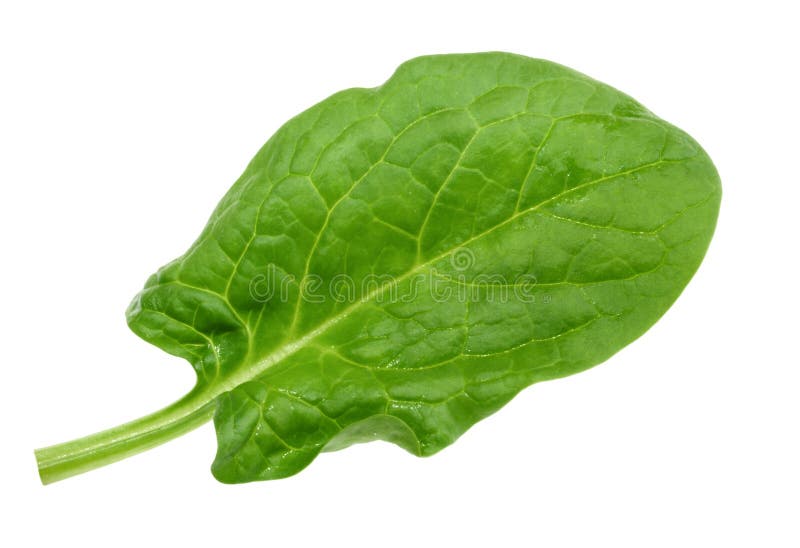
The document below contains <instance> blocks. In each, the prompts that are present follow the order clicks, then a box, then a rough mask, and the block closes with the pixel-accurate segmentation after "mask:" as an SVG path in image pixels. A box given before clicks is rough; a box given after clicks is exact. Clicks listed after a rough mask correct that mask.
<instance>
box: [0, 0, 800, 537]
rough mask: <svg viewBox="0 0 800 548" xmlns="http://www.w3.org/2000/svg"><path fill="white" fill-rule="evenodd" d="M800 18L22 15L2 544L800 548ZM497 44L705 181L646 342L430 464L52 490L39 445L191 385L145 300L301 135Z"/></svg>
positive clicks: (6, 280)
mask: <svg viewBox="0 0 800 548" xmlns="http://www.w3.org/2000/svg"><path fill="white" fill-rule="evenodd" d="M112 4H113V5H112ZM269 4H272V5H269ZM790 4H791V3H790V2H785V3H778V2H769V1H760V2H753V3H749V2H748V3H736V2H719V3H705V4H704V3H702V2H699V1H697V0H695V1H692V2H687V3H683V2H658V3H647V2H630V3H616V2H587V3H577V2H565V1H555V0H551V1H548V2H534V1H526V2H519V3H515V4H512V3H508V2H502V1H499V0H491V1H488V2H487V1H484V2H478V3H474V4H473V3H470V2H465V1H461V2H457V3H452V4H449V5H448V4H445V3H438V2H435V1H433V0H428V1H425V2H412V1H408V0H405V1H397V2H378V1H373V2H369V3H365V4H363V5H360V6H359V5H356V4H353V3H348V2H342V1H336V2H326V3H324V4H320V5H313V4H310V3H305V2H274V3H268V2H263V3H260V4H253V5H240V4H234V3H225V4H224V6H225V7H223V4H222V3H220V4H219V6H217V7H212V6H210V5H206V4H202V3H198V2H191V3H186V4H171V3H162V2H152V3H151V2H135V3H134V2H132V3H130V4H129V7H127V8H124V7H120V6H118V5H117V3H109V2H97V3H91V4H90V3H86V2H53V3H49V4H48V3H42V2H4V3H3V7H2V8H0V139H1V141H0V192H2V198H0V207H1V208H2V215H0V223H2V227H0V228H1V230H0V237H2V244H3V259H2V268H0V276H2V286H0V287H2V309H1V312H0V314H2V316H0V318H1V319H2V326H0V327H1V328H2V329H1V331H0V337H2V376H1V377H0V378H1V379H2V380H1V381H0V383H2V384H1V385H0V386H2V389H3V390H2V394H1V395H0V405H2V410H1V412H0V421H2V438H0V439H2V452H0V458H2V465H0V474H2V479H1V480H0V504H1V505H2V508H1V509H0V545H4V546H13V547H17V546H55V545H58V546H90V547H91V546H122V547H126V546H142V545H145V546H147V545H151V546H177V545H180V546H184V545H189V546H245V545H247V546H288V545H291V546H315V545H319V544H323V543H324V544H327V545H334V546H434V545H442V546H444V545H447V546H451V545H455V546H459V545H460V546H473V545H475V546H478V545H487V544H490V543H491V545H496V546H515V545H525V546H546V547H562V546H575V547H588V546H591V547H596V546H602V547H605V546H609V547H611V546H613V547H615V548H618V547H628V546H630V547H633V546H635V547H642V546H647V547H652V546H670V547H672V546H702V547H707V546H726V547H737V546H769V547H790V546H791V547H797V546H798V545H800V522H799V520H800V472H799V470H800V467H799V466H798V463H800V440H799V436H798V434H799V433H800V432H799V430H800V429H799V428H798V419H800V372H799V371H798V368H799V367H800V359H798V346H797V340H798V338H800V333H798V327H800V322H799V321H798V317H797V313H798V310H800V302H799V301H798V284H797V280H798V275H799V274H798V268H797V267H798V261H797V248H798V245H797V236H798V220H799V219H798V217H800V215H798V213H799V212H800V210H799V209H798V207H799V206H798V204H799V203H800V190H799V188H800V175H798V174H799V173H800V170H798V144H799V142H798V138H797V133H796V132H797V129H798V127H800V117H799V116H798V110H797V104H798V92H800V90H798V85H797V68H798V60H797V51H798V46H800V44H798V39H797V38H795V37H794V36H796V22H797V16H796V15H792V14H791V13H790V10H789V6H790ZM482 50H507V51H513V52H517V53H521V54H525V55H529V56H533V57H543V58H547V59H551V60H554V61H557V62H560V63H563V64H566V65H568V66H570V67H573V68H575V69H577V70H580V71H582V72H584V73H586V74H589V75H590V76H592V77H595V78H597V79H599V80H601V81H604V82H607V83H610V84H611V85H613V86H615V87H617V88H619V89H621V90H623V91H625V92H627V93H629V94H631V95H632V96H633V97H635V98H637V99H638V100H640V101H641V102H642V103H644V104H645V105H646V106H647V107H648V108H650V109H651V110H653V111H654V112H655V113H656V114H658V115H660V116H662V117H663V118H665V119H666V120H669V121H670V122H673V123H674V124H676V125H678V126H679V127H681V128H683V129H685V130H687V131H688V132H689V133H690V134H692V135H693V136H694V137H695V138H696V139H697V140H698V141H699V142H700V143H701V144H702V145H703V146H704V147H705V148H706V149H707V151H708V152H709V154H710V155H711V157H712V158H713V159H714V161H715V163H716V165H717V167H718V169H719V172H720V174H721V177H722V181H723V203H722V210H721V214H720V219H719V225H718V229H717V234H716V236H715V238H714V241H713V242H712V245H711V249H710V250H709V253H708V256H707V258H706V260H705V262H704V264H703V266H702V267H701V269H700V271H699V273H698V274H697V276H696V277H695V279H694V280H693V281H692V283H691V284H690V285H689V287H688V289H687V290H686V291H685V293H684V294H683V295H682V296H681V298H680V299H679V301H678V302H677V304H675V306H674V307H673V308H672V309H671V310H670V311H669V312H668V313H667V315H666V316H665V317H664V318H663V319H662V320H661V321H660V322H659V323H658V324H657V325H656V326H655V327H653V328H652V329H651V330H650V331H649V332H648V333H647V334H646V335H645V336H644V337H642V338H641V339H640V340H638V341H636V342H635V343H634V344H632V345H631V346H630V347H628V348H626V349H624V350H623V351H621V352H620V353H619V354H618V355H616V356H614V357H613V358H612V359H611V360H609V361H608V362H607V363H605V364H603V365H601V366H599V367H597V368H595V369H593V370H591V371H588V372H586V373H583V374H580V375H577V376H574V377H570V378H567V379H563V380H558V381H553V382H549V383H544V384H540V385H537V386H534V387H532V388H530V389H528V390H526V391H524V392H523V393H522V394H521V395H520V396H519V397H517V398H516V399H515V400H514V401H513V402H512V403H511V404H509V405H508V406H507V407H505V408H504V409H503V410H502V411H500V412H499V413H497V414H496V415H494V416H492V417H491V418H489V419H488V420H486V421H484V422H482V423H480V424H478V425H477V426H476V427H474V428H473V429H472V430H470V431H469V432H468V433H467V434H465V435H464V436H463V437H462V438H461V440H459V441H458V442H457V443H456V444H455V445H454V446H452V447H450V448H448V449H446V450H444V451H443V452H442V453H440V454H438V455H436V456H434V457H431V458H429V459H417V458H414V457H412V456H411V455H409V454H407V453H405V452H404V451H402V450H401V449H398V448H396V447H394V446H390V445H388V444H383V443H373V444H369V445H362V446H357V447H354V448H351V449H349V450H346V451H342V452H338V453H333V454H323V455H322V456H321V457H320V458H318V459H317V460H316V461H315V462H314V463H313V464H312V465H311V466H310V467H309V468H308V469H307V470H305V471H304V472H302V473H300V474H299V475H297V476H295V477H292V478H290V479H286V480H280V481H274V482H267V483H253V484H248V485H241V486H225V485H222V484H219V483H217V482H216V481H215V480H214V478H213V477H212V476H211V474H210V473H209V470H208V469H209V464H210V462H211V460H212V458H213V455H214V451H215V438H214V432H213V428H212V426H211V424H208V425H206V426H204V427H202V428H200V429H198V430H196V431H194V432H192V433H191V434H188V435H186V436H184V437H182V438H180V439H177V440H175V441H173V442H171V443H169V444H167V445H164V446H162V447H160V448H157V449H155V450H152V451H149V452H147V453H145V454H142V455H139V456H137V457H134V458H131V459H129V460H127V461H124V462H120V463H117V464H115V465H112V466H109V467H106V468H104V469H100V470H97V471H94V472H92V473H89V474H86V475H84V476H80V477H76V478H72V479H69V480H66V481H64V482H61V483H57V484H54V485H51V486H47V487H43V486H41V485H40V484H39V481H38V477H37V473H36V467H35V463H34V458H33V452H32V450H33V448H34V447H39V446H43V445H48V444H51V443H56V442H60V441H66V440H67V439H71V438H73V437H77V436H81V435H84V434H88V433H91V432H94V431H97V430H99V429H102V428H105V427H108V426H112V425H115V424H117V423H120V422H123V421H126V420H129V419H132V418H135V417H137V416H140V415H143V414H145V413H148V412H150V411H154V410H156V409H157V408H160V407H162V406H163V405H165V404H167V403H169V402H171V401H172V400H174V399H176V398H177V397H179V396H180V395H182V394H183V393H184V392H185V391H186V390H187V389H188V388H189V387H190V386H191V384H192V380H193V379H192V373H191V368H190V367H189V366H188V365H187V364H185V363H182V362H181V361H180V360H178V359H177V358H172V357H170V356H168V355H166V354H164V353H162V352H161V351H159V350H158V349H156V348H155V347H150V346H149V345H147V344H146V343H144V342H142V341H140V340H139V339H138V338H137V337H136V336H134V335H133V334H132V333H130V332H129V330H128V328H127V327H126V325H125V321H124V314H123V313H124V310H125V307H126V306H127V304H128V302H129V300H130V299H131V297H132V296H133V295H134V294H135V293H136V291H137V290H138V289H139V287H140V286H141V285H142V284H143V282H144V280H145V279H146V277H147V276H148V275H149V274H150V273H151V272H152V271H154V270H155V269H156V268H157V267H158V266H160V265H161V264H162V263H164V262H166V261H168V260H170V259H172V258H174V257H175V256H177V255H179V254H180V253H182V252H183V251H184V249H185V248H186V247H187V246H188V245H189V243H191V241H192V240H193V239H194V237H195V236H196V235H197V234H198V233H199V231H200V229H201V228H202V227H203V225H204V224H205V220H206V219H207V217H208V215H209V214H210V212H211V210H212V208H213V206H214V205H215V204H216V202H217V200H218V199H219V198H220V197H221V196H222V195H223V193H224V192H225V191H226V190H227V188H228V187H229V185H230V184H231V183H232V182H233V181H234V180H235V179H236V177H237V176H238V175H239V174H240V172H241V171H242V170H243V169H244V167H245V165H246V163H247V162H248V161H249V159H250V157H251V156H252V155H253V154H254V153H255V151H256V150H257V149H258V148H259V147H260V146H261V144H262V143H263V142H264V141H265V140H266V139H267V138H268V137H269V136H270V135H271V134H272V133H273V132H274V131H275V130H276V129H277V128H278V127H279V126H280V125H281V124H282V123H283V122H284V121H286V120H287V119H288V118H290V117H291V116H293V115H294V114H296V113H298V112H300V111H301V110H303V109H305V108H307V107H308V106H310V105H312V104H313V103H315V102H317V101H319V100H321V99H323V98H324V97H326V96H327V95H329V94H330V93H332V92H335V91H337V90H340V89H343V88H346V87H352V86H374V85H378V84H380V83H381V82H382V81H383V80H385V79H386V78H387V77H388V76H389V75H390V74H391V72H392V71H393V70H394V68H395V67H396V66H397V65H398V64H399V63H400V62H402V61H404V60H406V59H408V58H411V57H414V56H416V55H420V54H427V53H443V52H467V51H482Z"/></svg>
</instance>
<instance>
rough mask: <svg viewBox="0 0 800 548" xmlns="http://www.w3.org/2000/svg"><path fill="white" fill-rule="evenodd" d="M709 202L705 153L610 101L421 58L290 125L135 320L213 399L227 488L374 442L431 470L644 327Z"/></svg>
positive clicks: (693, 242)
mask: <svg viewBox="0 0 800 548" xmlns="http://www.w3.org/2000/svg"><path fill="white" fill-rule="evenodd" d="M719 201H720V185H719V179H718V176H717V173H716V171H715V169H714V167H713V165H712V163H711V161H710V160H709V158H708V157H707V155H706V154H705V153H704V152H703V151H702V149H701V148H700V147H699V146H698V145H697V143H696V142H695V141H694V140H692V139H691V138H690V137H689V136H687V135H686V134H685V133H684V132H682V131H680V130H679V129H677V128H675V127H673V126H671V125H670V124H668V123H666V122H664V121H662V120H660V119H658V118H657V117H655V116H654V115H653V114H652V113H650V112H649V111H648V110H646V109H645V108H643V107H642V106H641V105H639V104H638V103H637V102H635V101H634V100H632V99H631V98H630V97H628V96H626V95H624V94H622V93H620V92H618V91H616V90H615V89H613V88H611V87H609V86H606V85H604V84H602V83H599V82H597V81H594V80H592V79H590V78H588V77H586V76H584V75H581V74H579V73H576V72H574V71H572V70H570V69H567V68H565V67H562V66H560V65H556V64H553V63H550V62H547V61H542V60H535V59H530V58H526V57H521V56H517V55H512V54H505V53H486V54H465V55H443V56H431V57H422V58H417V59H413V60H411V61H409V62H407V63H405V64H403V65H402V66H401V67H400V68H399V69H398V70H397V72H396V73H395V74H394V75H393V76H392V77H391V78H390V79H389V80H388V81H387V82H386V83H385V84H384V85H382V86H380V87H378V88H374V89H350V90H346V91H343V92H340V93H337V94H335V95H333V96H332V97H330V98H328V99H326V100H324V101H322V102H321V103H319V104H317V105H316V106H314V107H312V108H310V109H309V110H307V111H305V112H303V113H302V114H300V115H299V116H297V117H295V118H293V119H292V120H290V121H289V122H288V123H287V124H285V125H284V126H283V127H282V128H280V129H279V130H278V132H277V133H276V134H275V135H274V136H273V137H272V138H271V139H270V140H269V141H268V142H267V143H266V145H265V146H264V147H263V148H262V150H261V151H260V152H259V153H258V154H257V155H256V157H255V158H254V159H253V160H252V162H251V163H250V165H249V166H248V167H247V169H246V171H245V172H244V174H243V175H242V176H241V178H240V179H239V180H238V181H237V182H236V183H235V185H234V186H233V187H232V188H231V190H230V191H229V192H228V193H227V194H226V195H225V197H224V198H223V199H222V201H221V203H220V204H219V206H218V207H217V209H216V210H215V212H214V213H213V215H212V217H211V219H210V221H209V223H208V225H207V227H206V228H205V230H204V231H203V232H202V234H201V235H200V237H199V239H198V240H197V241H196V242H195V243H194V244H193V245H192V246H191V248H190V249H189V250H188V251H187V252H186V253H185V254H184V255H183V256H182V257H180V258H179V259H177V260H175V261H173V262H172V263H170V264H168V265H166V266H165V267H163V268H162V269H160V270H159V271H158V273H156V274H155V275H154V276H153V277H151V278H150V280H149V281H148V282H147V284H146V287H145V289H144V290H143V291H142V292H141V293H140V294H139V295H138V296H137V297H136V299H135V300H134V302H133V303H132V304H131V307H130V308H129V311H128V321H129V324H130V326H131V328H132V329H133V330H134V331H135V332H136V333H137V334H139V335H140V336H141V337H143V338H144V339H146V340H147V341H149V342H151V343H153V344H155V345H157V346H159V347H161V348H163V349H164V350H165V351H167V352H169V353H171V354H174V355H176V356H180V357H183V358H186V359H187V360H189V361H190V362H191V363H192V365H193V367H194V368H195V370H196V371H197V376H198V385H197V388H196V389H195V390H194V392H193V394H194V395H193V398H194V401H196V402H197V405H198V406H199V405H202V404H205V403H207V402H216V411H215V416H214V421H215V425H216V430H217V437H218V445H219V447H218V452H217V456H216V459H215V461H214V463H213V467H212V470H213V473H214V474H215V476H216V477H217V478H218V479H220V480H221V481H224V482H245V481H252V480H263V479H273V478H280V477H285V476H288V475H291V474H294V473H296V472H298V471H299V470H301V469H302V468H304V467H305V466H306V465H308V464H309V463H310V462H311V461H312V460H313V459H314V458H315V457H316V456H317V454H318V453H319V452H320V451H322V450H326V449H328V450H330V449H339V448H342V447H346V446H347V445H349V444H352V443H356V442H361V441H367V440H372V439H384V440H388V441H391V442H394V443H396V444H398V445H400V446H401V447H404V448H405V449H407V450H408V451H411V452H412V453H414V454H417V455H430V454H432V453H435V452H436V451H438V450H440V449H442V448H444V447H446V446H447V445H449V444H451V443H452V442H453V441H454V440H455V439H456V438H458V437H459V436H460V435H461V434H462V433H463V432H464V431H465V430H467V429H468V428H469V427H470V426H472V425H473V424H474V423H476V422H477V421H479V420H481V419H482V418H484V417H486V416H487V415H489V414H491V413H493V412H495V411H496V410H498V409H499V408H500V407H501V406H503V405H504V404H505V403H506V402H508V401H509V399H511V398H512V397H513V396H514V395H515V394H516V393H517V392H519V391H520V390H521V389H523V388H525V387H526V386H529V385H530V384H532V383H534V382H537V381H542V380H547V379H553V378H556V377H562V376H565V375H569V374H572V373H575V372H578V371H581V370H584V369H586V368H588V367H591V366H593V365H596V364H598V363H600V362H602V361H604V360H605V359H607V358H608V357H609V356H611V355H612V354H614V353H615V352H616V351H618V350H619V349H620V348H622V347H623V346H625V345H626V344H628V343H630V342H631V341H632V340H634V339H635V338H637V337H638V336H639V335H641V334H642V333H643V332H644V331H645V330H647V329H648V328H649V327H650V326H651V325H652V324H653V323H654V322H655V321H656V320H657V319H658V318H659V317H660V316H661V315H662V314H663V313H664V312H665V311H666V309H667V308H668V307H669V306H670V305H671V304H672V303H673V302H674V300H675V299H676V298H677V297H678V295H679V293H680V292H681V290H682V289H683V287H684V286H685V285H686V283H687V282H688V281H689V279H690V278H691V276H692V275H693V273H694V272H695V270H696V269H697V267H698V266H699V264H700V261H701V259H702V257H703V255H704V253H705V250H706V248H707V246H708V243H709V240H710V238H711V235H712V233H713V229H714V225H715V221H716V216H717V211H718V208H719ZM509 435H513V433H509Z"/></svg>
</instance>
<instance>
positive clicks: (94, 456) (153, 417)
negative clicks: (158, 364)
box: [34, 389, 215, 485]
mask: <svg viewBox="0 0 800 548" xmlns="http://www.w3.org/2000/svg"><path fill="white" fill-rule="evenodd" d="M214 409H215V405H214V399H213V398H209V397H208V395H207V394H203V393H202V392H201V391H200V390H198V389H195V390H192V391H191V392H189V393H188V394H187V395H186V396H184V397H183V398H181V399H180V400H178V401H176V402H175V403H173V404H172V405H169V406H167V407H165V408H164V409H161V410H160V411H156V412H155V413H152V414H150V415H146V416H144V417H142V418H140V419H136V420H134V421H131V422H128V423H125V424H121V425H119V426H115V427H114V428H110V429H108V430H104V431H102V432H98V433H96V434H92V435H90V436H86V437H84V438H79V439H76V440H72V441H68V442H65V443H59V444H57V445H51V446H49V447H43V448H41V449H36V450H35V451H34V453H35V455H36V462H37V465H38V467H39V477H40V478H41V480H42V483H43V484H45V485H47V484H48V483H53V482H56V481H59V480H62V479H66V478H69V477H71V476H76V475H78V474H82V473H84V472H88V471H90V470H94V469H95V468H100V467H101V466H105V465H106V464H111V463H112V462H117V461H119V460H122V459H124V458H127V457H130V456H132V455H135V454H137V453H141V452H142V451H146V450H147V449H150V448H152V447H155V446H157V445H161V444H162V443H165V442H167V441H169V440H171V439H173V438H177V437H178V436H180V435H182V434H185V433H186V432H189V431H190V430H194V429H195V428H197V427H198V426H200V425H202V424H204V423H206V422H208V421H209V420H210V419H211V417H212V416H213V414H214Z"/></svg>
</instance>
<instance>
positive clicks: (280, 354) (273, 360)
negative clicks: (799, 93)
mask: <svg viewBox="0 0 800 548" xmlns="http://www.w3.org/2000/svg"><path fill="white" fill-rule="evenodd" d="M686 160H687V159H686V158H684V159H681V160H665V159H659V160H656V161H654V162H650V163H647V164H642V165H640V166H637V167H634V168H630V169H627V170H625V171H620V172H618V173H614V174H611V175H605V176H603V177H600V178H597V179H593V180H591V181H587V182H585V183H581V184H580V185H577V186H574V187H572V188H569V189H566V190H563V191H562V192H560V193H558V194H556V195H555V196H552V197H550V198H548V199H546V200H543V201H541V202H539V203H538V204H536V205H534V206H531V207H529V208H528V209H523V210H521V211H518V212H516V213H514V214H512V215H511V216H510V217H509V218H508V219H506V220H504V221H502V222H500V223H498V224H496V225H495V226H493V227H491V228H490V229H488V230H486V231H484V232H481V233H480V234H476V235H475V236H472V237H470V238H468V239H467V240H465V241H463V242H461V243H460V244H459V245H458V246H456V247H453V248H451V249H448V250H447V251H445V252H443V253H441V254H439V255H437V256H435V257H433V258H432V259H429V260H427V261H425V262H423V263H419V264H417V265H415V266H414V267H413V268H412V269H411V270H409V271H408V272H406V273H405V274H403V275H402V276H399V277H398V278H396V279H394V280H392V281H390V282H387V283H385V284H383V285H381V286H378V287H376V288H375V289H374V290H373V291H371V292H369V293H367V294H366V295H365V296H363V297H361V298H360V299H359V300H358V301H357V302H355V303H353V304H352V305H350V306H348V307H347V308H345V309H344V310H342V311H341V312H339V313H338V314H336V315H335V316H333V317H331V318H330V319H328V320H326V321H325V322H323V323H321V324H320V325H319V326H317V327H316V328H314V329H312V330H311V331H309V332H307V333H306V334H305V335H303V336H302V337H300V338H298V339H296V340H295V341H292V342H289V343H287V344H284V345H283V346H281V347H280V348H279V349H277V350H275V351H274V352H272V353H271V354H269V355H268V356H266V357H264V358H262V359H260V360H259V361H257V362H255V363H253V365H251V366H249V367H246V368H244V369H242V370H240V371H238V372H237V373H234V374H232V375H231V376H230V377H228V379H227V380H226V381H224V382H222V383H220V385H219V388H218V390H213V391H211V395H210V399H213V398H216V397H217V396H219V395H221V394H223V393H225V392H228V391H230V390H233V389H234V388H236V387H237V386H239V385H240V384H243V383H245V382H248V381H250V380H253V379H255V378H257V377H259V376H260V375H261V374H263V373H264V372H265V371H266V370H267V369H269V368H270V367H272V366H273V365H275V364H277V363H279V362H281V361H283V360H285V359H286V358H288V357H289V356H291V355H292V354H294V353H295V352H297V351H298V350H300V349H302V348H305V347H306V346H307V345H308V344H309V343H311V342H313V341H314V339H316V338H317V337H319V336H320V335H322V334H323V333H325V332H326V331H328V330H329V329H330V328H331V327H333V326H334V325H336V324H337V323H339V322H340V321H341V320H343V319H345V318H347V317H348V316H349V315H350V314H352V313H353V312H354V311H355V310H357V309H358V307H360V306H361V305H363V304H364V303H366V302H368V301H371V300H372V299H373V298H375V297H377V296H379V295H382V294H383V293H384V292H385V291H386V290H387V289H389V288H390V287H392V286H393V285H397V284H399V283H401V282H403V281H405V280H407V279H408V278H409V277H411V276H413V275H415V274H417V273H419V272H420V271H422V270H423V269H425V268H427V267H430V266H432V265H433V264H435V263H436V262H438V261H441V260H442V259H444V258H446V257H447V256H448V255H451V254H452V253H454V252H455V251H457V250H458V249H461V248H463V247H466V246H468V245H470V244H472V243H474V242H475V241H477V240H479V239H481V238H483V237H485V236H487V235H489V234H491V233H492V232H494V231H496V230H499V229H501V228H502V227H504V226H506V225H509V224H511V223H512V222H514V221H515V220H516V219H519V218H520V217H522V216H524V215H528V214H531V213H534V212H535V211H537V210H538V209H540V208H541V207H543V206H545V205H548V204H550V203H553V202H555V201H556V200H558V199H560V198H563V197H564V196H567V195H569V194H571V193H573V192H576V191H578V190H581V189H584V188H587V187H589V186H592V185H596V184H600V183H603V182H605V181H609V180H611V179H615V178H617V177H624V176H625V175H630V174H632V173H636V172H638V171H642V170H644V169H649V168H653V167H656V166H659V165H663V164H669V163H679V162H683V161H686ZM300 298H301V296H299V295H298V299H300Z"/></svg>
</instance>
